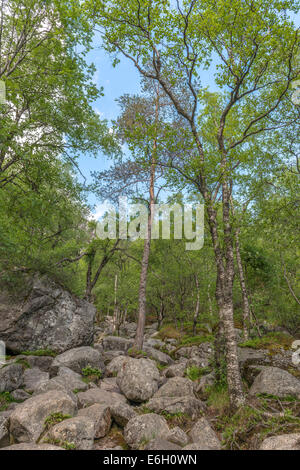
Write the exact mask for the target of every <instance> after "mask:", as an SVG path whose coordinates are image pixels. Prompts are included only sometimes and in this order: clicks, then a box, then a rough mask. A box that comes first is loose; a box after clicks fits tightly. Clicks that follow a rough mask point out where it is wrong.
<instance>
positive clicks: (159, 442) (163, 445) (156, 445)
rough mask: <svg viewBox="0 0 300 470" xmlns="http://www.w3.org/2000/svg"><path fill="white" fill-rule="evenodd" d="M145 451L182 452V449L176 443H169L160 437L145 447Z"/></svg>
mask: <svg viewBox="0 0 300 470" xmlns="http://www.w3.org/2000/svg"><path fill="white" fill-rule="evenodd" d="M144 450H181V447H180V446H179V445H178V444H175V443H174V442H171V441H167V440H166V439H164V438H162V437H159V438H157V439H153V440H152V441H150V442H148V444H146V446H145V447H144Z"/></svg>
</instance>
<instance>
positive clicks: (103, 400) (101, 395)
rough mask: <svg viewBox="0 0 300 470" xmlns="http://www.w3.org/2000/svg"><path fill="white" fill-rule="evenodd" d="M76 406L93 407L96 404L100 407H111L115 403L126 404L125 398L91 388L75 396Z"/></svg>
mask: <svg viewBox="0 0 300 470" xmlns="http://www.w3.org/2000/svg"><path fill="white" fill-rule="evenodd" d="M77 397H78V404H79V407H80V408H85V407H87V406H91V405H94V404H95V403H98V404H100V405H106V406H111V405H113V404H115V403H119V402H123V403H126V398H125V397H124V396H123V395H121V394H120V393H114V392H107V391H106V390H101V389H100V388H97V387H96V388H91V389H90V390H87V391H86V392H80V393H78V395H77Z"/></svg>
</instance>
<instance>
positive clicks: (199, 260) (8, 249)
mask: <svg viewBox="0 0 300 470" xmlns="http://www.w3.org/2000/svg"><path fill="white" fill-rule="evenodd" d="M99 48H101V50H102V51H105V54H106V55H107V57H108V58H109V59H110V60H111V63H112V65H113V67H114V68H115V70H116V71H117V70H118V66H119V63H120V61H122V63H124V61H125V63H128V67H132V66H133V67H134V68H135V69H136V70H137V72H138V75H139V80H140V83H139V88H140V93H137V94H130V93H127V91H126V89H125V88H124V93H123V95H121V96H119V98H118V100H117V105H118V110H119V113H118V116H117V117H116V118H115V119H113V120H106V119H103V118H102V116H101V114H99V112H97V110H96V109H95V106H94V103H95V101H96V100H99V101H98V102H99V103H101V97H102V96H104V95H105V87H104V88H102V87H101V86H98V85H96V81H95V74H96V73H98V72H99V74H100V77H101V78H100V81H101V80H102V82H103V84H104V81H105V78H106V77H105V76H103V74H102V72H101V70H97V69H96V67H95V66H94V65H93V63H92V62H91V60H90V57H91V54H97V50H99ZM205 74H210V76H211V83H212V85H211V86H206V85H205V84H204V83H203V80H202V76H204V75H205ZM120 80H122V77H121V76H120ZM0 85H1V88H0V93H1V95H0V119H1V128H0V284H1V294H0V314H1V316H0V322H1V323H2V324H3V325H4V323H5V311H6V310H5V308H1V303H2V304H5V305H6V300H5V299H7V298H9V299H12V300H11V302H12V303H13V302H14V301H15V300H16V299H19V298H20V297H22V295H23V293H24V292H23V291H24V289H25V287H24V286H25V285H26V284H27V283H28V282H29V280H30V279H36V278H37V277H39V278H46V279H49V282H54V283H55V284H56V285H58V286H59V288H60V289H64V290H65V291H67V292H69V293H71V296H72V298H76V299H80V301H81V300H82V301H83V302H88V303H89V304H92V305H93V306H94V307H95V312H96V313H95V331H96V333H95V338H98V336H99V334H100V340H98V339H97V340H96V339H95V343H96V342H97V341H101V340H103V341H104V342H105V335H106V334H107V332H108V334H109V335H110V336H116V337H122V336H126V334H124V331H125V330H126V325H130V324H131V325H133V324H135V327H134V331H133V332H132V335H131V336H130V335H129V339H131V340H132V345H131V347H130V354H129V356H130V357H132V358H134V359H135V360H137V359H138V360H139V361H143V360H145V359H144V356H145V355H146V353H147V345H148V346H149V344H150V343H149V344H148V343H147V341H148V340H149V337H148V335H147V331H148V333H149V331H150V330H149V328H152V326H151V325H154V324H155V330H156V336H153V337H154V338H156V339H157V341H158V342H157V344H156V345H155V348H156V349H157V350H159V349H160V351H161V352H162V353H164V354H168V355H170V357H171V358H172V360H175V361H176V359H178V356H177V353H178V351H180V350H181V349H182V348H186V347H188V348H196V350H197V348H200V349H201V347H203V345H210V347H211V348H212V350H213V353H212V356H211V359H210V362H209V364H205V366H204V367H203V365H199V364H198V363H197V362H195V363H191V364H190V365H189V367H187V368H186V369H185V372H184V374H183V375H184V377H187V378H188V379H189V380H192V381H194V382H196V383H197V384H198V383H200V384H201V383H202V385H201V387H202V388H201V393H200V391H199V390H200V389H198V392H199V393H200V395H201V399H203V400H204V401H206V402H207V406H208V407H209V410H210V411H209V413H208V415H209V416H213V422H214V423H215V420H216V419H217V420H219V421H218V423H217V425H216V426H215V431H216V432H219V433H220V432H223V435H222V437H223V438H224V439H225V444H223V445H224V446H225V447H226V448H233V449H237V448H249V446H250V444H249V446H248V447H247V445H248V444H247V445H245V441H246V440H247V439H246V438H245V436H244V434H247V432H249V433H250V429H251V430H252V429H254V432H256V431H257V429H258V430H259V431H257V432H260V430H261V429H262V428H264V429H266V428H268V430H269V434H265V435H264V436H265V437H269V436H276V435H286V434H289V433H294V434H293V436H296V434H297V433H299V434H297V435H298V438H297V439H298V440H299V442H300V408H299V399H300V385H299V378H300V368H299V367H300V366H299V363H300V361H299V360H298V361H297V359H295V356H293V357H294V361H293V362H292V359H291V357H290V363H288V364H285V367H282V369H280V370H283V369H285V371H289V374H290V375H291V376H292V377H293V378H294V380H296V381H297V380H298V385H297V386H296V385H295V388H296V389H297V390H296V394H294V393H292V392H291V390H290V389H289V392H288V393H287V394H286V395H287V396H285V395H284V394H283V395H282V396H280V395H279V393H278V394H277V393H275V391H274V393H271V392H268V394H267V392H266V393H262V398H261V400H262V402H259V403H257V402H255V403H254V404H253V402H251V400H250V401H249V397H248V390H249V387H250V386H251V383H250V384H249V381H248V383H247V380H246V379H245V374H244V371H243V368H241V365H240V357H239V354H240V352H239V351H240V350H241V349H243V348H244V350H245V351H246V350H249V349H252V350H253V351H268V353H270V356H272V355H276V354H278V353H280V352H281V351H282V352H283V353H287V351H288V352H289V354H292V351H293V349H292V346H293V345H294V344H295V341H297V340H299V339H300V251H299V247H300V199H299V197H300V196H299V195H300V147H299V143H300V141H299V139H300V127H299V122H300V107H299V104H300V100H299V85H300V39H299V3H298V2H297V1H294V0H287V1H273V2H267V1H265V0H254V1H250V0H249V1H242V0H235V1H232V0H230V1H229V0H182V1H179V0H178V1H171V0H126V1H124V0H118V1H113V0H111V1H110V0H106V1H101V0H86V1H79V0H63V1H61V0H60V1H56V0H46V1H45V0H4V1H2V2H0ZM83 160H84V161H85V165H86V166H87V167H89V164H90V163H89V162H92V161H93V168H95V162H96V166H97V169H96V171H94V170H93V171H91V172H90V175H89V177H88V178H87V179H86V178H85V177H84V175H83V174H82V168H81V165H82V161H83ZM104 160H105V161H108V162H109V165H108V166H107V165H104V164H103V161H104ZM122 197H123V198H124V197H126V198H127V201H128V204H129V205H130V204H143V206H144V207H145V208H146V209H147V217H146V225H145V227H142V225H141V223H139V222H136V223H135V227H136V229H135V233H131V235H132V236H128V237H124V236H122V235H121V233H120V231H121V229H120V227H121V214H120V213H119V198H122ZM94 201H97V202H96V204H103V203H104V202H106V207H108V204H111V207H114V208H115V213H116V219H117V223H116V231H115V234H114V236H109V235H108V232H107V231H106V232H105V233H106V234H107V237H106V238H105V236H102V237H99V221H98V220H96V217H95V205H94ZM158 204H160V205H162V206H161V207H162V209H163V210H162V211H161V212H160V213H159V214H156V213H155V207H156V206H155V205H158ZM197 205H201V207H203V210H204V219H203V224H204V228H203V232H204V240H202V238H201V240H202V241H203V246H202V243H201V247H200V248H199V249H194V248H192V249H187V246H188V244H189V242H191V237H188V236H187V233H188V230H185V229H186V228H187V227H186V226H187V224H188V223H189V221H188V220H187V219H185V218H183V216H180V219H181V220H180V225H181V227H180V233H179V234H178V233H176V230H175V225H176V217H175V208H176V207H177V208H178V207H187V206H188V207H192V206H193V207H194V208H195V207H196V206H197ZM167 208H171V210H170V213H168V209H167ZM109 216H110V215H109V211H108V210H107V211H104V212H103V213H102V215H101V217H102V219H101V217H100V219H99V220H100V222H101V220H102V222H103V220H104V219H103V217H104V218H105V217H106V218H107V219H105V220H109ZM137 216H138V213H135V214H131V216H128V218H127V219H126V221H125V227H127V228H129V226H130V222H132V221H134V218H137ZM157 216H159V222H158V227H161V228H162V226H163V224H164V223H165V224H166V225H167V224H168V222H169V226H170V227H169V230H166V231H165V233H164V232H163V231H162V230H161V232H163V233H161V232H160V235H161V236H159V237H154V236H153V227H154V219H155V217H157ZM191 217H192V220H191V221H190V223H191V227H194V228H195V223H196V213H195V211H194V212H193V213H192V216H191ZM123 222H124V221H123ZM177 222H178V220H177ZM123 225H124V224H123ZM105 230H107V227H106V228H105ZM104 235H105V234H104ZM201 237H202V236H201ZM26 295H27V294H26ZM62 315H63V313H62ZM108 324H109V329H108V330H106V329H105V328H106V327H105V326H103V325H108ZM49 328H50V327H49ZM153 328H154V327H153ZM0 330H1V328H0ZM152 333H153V332H152ZM66 334H67V333H66ZM103 337H104V339H103ZM126 337H128V335H127V336H126ZM1 339H4V341H6V339H5V338H4V336H3V338H2V337H1V335H0V340H1ZM93 341H94V340H93ZM107 341H108V340H107ZM92 343H93V342H92ZM103 344H104V343H103ZM122 344H123V343H122ZM145 344H146V346H145ZM172 344H174V345H175V346H174V350H171V349H170V348H169V346H170V345H172ZM88 345H89V346H90V344H83V343H82V344H78V346H88ZM31 349H32V348H31ZM42 349H44V350H45V351H46V350H48V349H50V350H51V349H52V348H51V347H50V346H49V348H48V347H47V345H46V346H45V347H44V348H42V347H36V350H42ZM104 349H105V348H104ZM112 349H113V348H112ZM119 349H120V348H119ZM121 349H122V348H121ZM295 349H296V347H295ZM117 350H118V349H117ZM145 351H146V352H145ZM21 352H22V353H24V351H23V350H22V348H21V350H18V349H16V351H15V350H14V349H13V348H11V347H9V346H7V360H8V361H15V357H17V355H18V354H21ZM56 353H64V351H63V350H57V351H56ZM64 354H66V353H64ZM32 356H34V354H33V355H32ZM44 356H47V354H46V353H45V354H44ZM30 357H31V356H30ZM36 357H38V355H37V356H36ZM58 357H59V356H58ZM58 357H57V358H56V359H55V361H56V360H57V359H58ZM151 357H152V356H151ZM112 359H114V358H113V356H111V357H110V360H112ZM152 359H153V358H152ZM22 360H23V359H22ZM106 362H108V361H106ZM158 362H159V359H158ZM9 363H10V362H9ZM252 364H253V362H252V363H251V365H252ZM254 364H257V363H256V362H254ZM23 365H24V364H23ZM90 365H91V364H88V366H87V367H89V366H90ZM248 365H249V364H248ZM166 366H170V364H164V363H163V364H161V363H159V364H158V369H159V372H160V373H161V374H164V373H165V372H164V369H165V368H166ZM270 366H272V367H270V369H271V368H273V369H275V368H276V367H279V366H278V364H273V363H271V364H270ZM273 366H275V367H273ZM171 367H174V366H171ZM264 367H265V366H264ZM6 368H7V366H6V367H4V369H3V370H5V369H6ZM70 368H71V369H72V367H70ZM266 368H267V367H265V369H266ZM1 370H2V369H0V376H1ZM93 370H94V373H90V374H86V375H89V376H90V375H93V376H94V375H95V370H96V369H93ZM74 371H75V369H74ZM76 372H79V371H78V370H76ZM212 373H213V380H212V381H211V382H208V383H209V387H208V389H207V390H206V391H205V393H204V392H203V390H202V389H203V382H201V380H202V379H203V377H206V376H207V375H209V374H210V377H211V374H212ZM286 373H287V372H286ZM50 375H51V374H50ZM96 376H97V374H96ZM166 376H167V377H173V375H169V376H168V375H166ZM174 377H176V374H175V375H174ZM98 378H99V377H98ZM94 379H95V377H94ZM94 379H93V383H94V382H95V380H94ZM52 380H53V379H52ZM117 380H118V379H117ZM120 380H121V379H120ZM169 380H173V379H169ZM286 383H288V380H287V379H286ZM119 386H120V385H119ZM165 386H166V385H163V386H162V388H163V387H165ZM297 387H298V388H297ZM21 388H22V387H21ZM74 388H77V387H74ZM120 388H121V390H122V387H121V386H120ZM25 389H26V387H25ZM11 391H12V390H9V389H5V387H1V383H0V392H1V393H0V397H1V398H0V406H2V408H1V411H2V412H4V413H7V410H6V401H7V400H8V401H9V403H10V400H12V401H18V400H13V399H12V398H11V396H9V398H8V395H7V394H11ZM198 392H197V393H198ZM49 393H50V392H49ZM83 393H88V392H83ZM157 393H158V392H157ZM200 395H199V396H197V398H199V397H200ZM273 395H274V396H273ZM277 395H279V398H278V396H277ZM125 396H126V397H127V395H126V393H125ZM175 396H176V395H175ZM291 396H293V397H294V398H291ZM287 397H288V399H287ZM127 398H128V397H127ZM128 399H129V401H130V398H128ZM256 399H257V400H258V398H257V397H256ZM30 400H31V398H30V399H29V400H28V401H30ZM21 401H22V400H21ZM135 401H138V402H143V401H146V400H135V399H132V402H135ZM26 402H27V401H25V402H24V403H26ZM20 406H23V405H20ZM93 406H95V405H94V404H93ZM145 406H147V404H146V405H145ZM251 407H252V408H251ZM16 409H17V408H16ZM5 410H6V411H5ZM251 410H252V411H251ZM47 414H50V413H48V412H47ZM67 414H72V413H71V412H68V413H67ZM170 414H172V413H169V417H170ZM268 414H269V416H268ZM0 415H1V413H0ZM145 416H146V415H145ZM3 419H4V418H3ZM5 419H6V418H5ZM74 419H75V418H74ZM170 419H171V418H170ZM193 419H194V418H193ZM226 419H227V420H229V421H226ZM230 419H231V421H230ZM268 419H269V420H270V422H269V421H267V420H268ZM0 420H1V416H0ZM115 420H116V422H117V423H118V420H117V418H115ZM172 420H173V421H174V422H176V423H175V424H177V425H178V422H180V416H179V415H178V413H177V416H176V413H173V416H172V419H171V421H172ZM11 422H13V420H11ZM66 422H67V421H66ZM258 423H260V424H258ZM262 423H263V424H262ZM0 424H1V422H0ZM119 424H120V423H119ZM260 425H261V426H262V428H260V427H259V426H260ZM184 426H187V428H186V427H184ZM184 426H180V424H179V427H182V429H185V431H186V430H187V429H188V424H186V423H185V422H184ZM226 426H227V427H226ZM256 426H257V427H256ZM232 427H233V428H234V430H235V432H231V431H230V429H232ZM0 428H1V426H0ZM11 432H12V431H11ZM12 434H13V432H12ZM125 436H126V432H125ZM102 437H103V436H102ZM220 439H221V438H220ZM32 440H34V439H30V440H29V442H31V441H32ZM125 440H126V439H125ZM129 441H130V439H129V440H128V439H127V440H126V442H127V444H126V445H129V447H130V448H137V447H136V444H130V442H129ZM15 442H20V443H22V442H28V441H27V440H26V439H25V440H22V439H19V440H18V438H16V439H15ZM172 442H175V441H174V440H173V441H172ZM193 442H195V441H193ZM297 442H298V441H297ZM299 442H298V444H299ZM0 444H1V435H0ZM52 444H53V442H52ZM177 444H178V442H177ZM186 444H187V443H186ZM298 444H297V445H298ZM251 445H252V444H251ZM255 445H258V444H257V443H256V444H255ZM289 445H291V444H289ZM121 446H122V445H121ZM253 446H254V444H253ZM295 446H296V444H295ZM0 447H1V446H0ZM127 448H128V447H127ZM199 448H200V447H199ZM290 448H291V447H290ZM297 448H300V444H299V447H297ZM150 449H151V447H150ZM152 449H153V447H152ZM191 449H196V447H194V448H193V447H191Z"/></svg>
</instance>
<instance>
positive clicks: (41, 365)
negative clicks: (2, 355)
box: [16, 354, 54, 372]
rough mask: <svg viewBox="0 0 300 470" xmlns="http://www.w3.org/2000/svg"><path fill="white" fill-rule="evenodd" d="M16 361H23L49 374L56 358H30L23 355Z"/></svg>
mask: <svg viewBox="0 0 300 470" xmlns="http://www.w3.org/2000/svg"><path fill="white" fill-rule="evenodd" d="M16 359H18V360H23V361H24V362H26V363H27V364H28V365H29V366H30V367H31V368H34V367H37V368H38V369H40V370H42V371H43V372H49V371H50V367H51V364H52V362H53V359H54V358H53V357H52V356H28V355H23V354H21V355H19V356H17V357H16Z"/></svg>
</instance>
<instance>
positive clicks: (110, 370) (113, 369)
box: [105, 356, 128, 377]
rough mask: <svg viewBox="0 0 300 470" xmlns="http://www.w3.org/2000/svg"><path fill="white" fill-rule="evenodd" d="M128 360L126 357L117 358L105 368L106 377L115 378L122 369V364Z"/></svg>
mask: <svg viewBox="0 0 300 470" xmlns="http://www.w3.org/2000/svg"><path fill="white" fill-rule="evenodd" d="M127 360H128V358H127V357H126V356H117V357H115V358H114V359H113V360H112V361H110V363H109V364H107V366H106V370H105V375H106V376H107V377H114V376H117V375H118V373H119V372H120V370H121V369H122V367H123V364H124V363H125V362H126V361H127Z"/></svg>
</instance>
